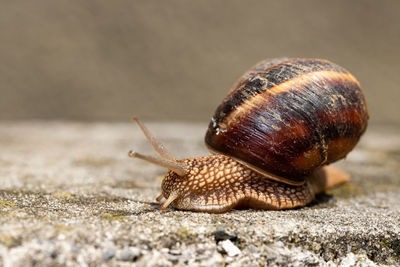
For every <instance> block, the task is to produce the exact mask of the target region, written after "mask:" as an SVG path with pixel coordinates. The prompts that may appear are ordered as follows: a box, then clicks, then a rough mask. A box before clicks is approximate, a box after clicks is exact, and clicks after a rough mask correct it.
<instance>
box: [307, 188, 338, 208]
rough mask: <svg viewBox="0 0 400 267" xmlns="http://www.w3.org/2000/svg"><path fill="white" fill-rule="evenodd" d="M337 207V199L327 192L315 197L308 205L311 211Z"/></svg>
mask: <svg viewBox="0 0 400 267" xmlns="http://www.w3.org/2000/svg"><path fill="white" fill-rule="evenodd" d="M335 206H336V199H335V197H334V196H333V195H330V194H327V193H325V192H323V193H319V194H317V195H316V196H315V198H314V200H313V201H311V202H310V203H309V204H307V206H306V207H308V208H311V209H323V208H333V207H335Z"/></svg>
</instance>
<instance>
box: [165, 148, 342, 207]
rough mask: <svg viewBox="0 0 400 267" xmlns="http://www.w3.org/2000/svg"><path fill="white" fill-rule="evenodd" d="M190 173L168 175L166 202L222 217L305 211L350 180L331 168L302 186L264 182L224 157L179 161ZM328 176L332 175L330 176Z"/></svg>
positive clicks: (309, 179) (319, 172)
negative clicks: (244, 211) (251, 211)
mask: <svg viewBox="0 0 400 267" xmlns="http://www.w3.org/2000/svg"><path fill="white" fill-rule="evenodd" d="M178 161H180V162H182V163H184V164H185V165H186V166H187V168H188V170H190V171H189V172H188V174H186V175H185V176H179V175H177V174H176V173H175V172H173V171H169V172H168V173H167V174H166V176H165V178H164V180H163V182H162V186H161V188H162V191H163V196H164V197H165V198H169V197H170V196H171V195H172V196H174V199H175V200H174V201H173V202H172V205H173V206H174V207H175V208H177V209H181V210H192V211H202V212H212V213H221V212H226V211H228V210H230V209H233V208H255V209H264V210H282V209H291V208H296V207H302V206H305V205H307V204H308V203H310V202H311V201H312V200H313V199H314V196H315V194H318V193H320V192H322V191H324V190H326V189H327V188H330V187H332V186H335V185H337V184H340V183H343V182H345V181H347V180H348V179H349V177H348V175H347V174H345V173H343V172H341V171H340V170H337V169H334V168H331V167H325V168H331V169H329V172H328V171H326V170H323V169H321V170H320V171H316V172H314V174H313V175H311V176H310V177H309V178H308V179H307V181H306V182H305V183H304V184H303V185H301V186H293V185H288V184H284V183H279V182H276V181H272V180H268V179H265V177H263V176H261V175H260V174H258V173H256V172H254V171H252V170H250V169H249V168H247V167H246V166H244V165H242V164H240V163H239V162H237V161H236V160H234V159H232V158H230V157H227V156H224V155H211V156H205V157H199V158H190V159H184V160H178ZM327 173H329V174H327Z"/></svg>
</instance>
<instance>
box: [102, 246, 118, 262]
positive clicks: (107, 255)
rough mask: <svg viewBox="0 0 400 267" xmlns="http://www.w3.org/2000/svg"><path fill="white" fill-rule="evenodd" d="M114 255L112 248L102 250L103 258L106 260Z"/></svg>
mask: <svg viewBox="0 0 400 267" xmlns="http://www.w3.org/2000/svg"><path fill="white" fill-rule="evenodd" d="M114 256H115V251H114V250H111V249H109V250H106V251H104V252H103V260H106V261H108V260H110V259H112V258H113V257H114Z"/></svg>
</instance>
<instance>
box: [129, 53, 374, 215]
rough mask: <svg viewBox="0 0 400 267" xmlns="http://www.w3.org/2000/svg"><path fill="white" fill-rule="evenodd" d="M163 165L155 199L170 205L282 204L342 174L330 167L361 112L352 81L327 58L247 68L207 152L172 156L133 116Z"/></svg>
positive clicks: (303, 198) (358, 127)
mask: <svg viewBox="0 0 400 267" xmlns="http://www.w3.org/2000/svg"><path fill="white" fill-rule="evenodd" d="M135 120H136V121H137V122H138V124H139V126H140V127H141V129H142V130H143V132H144V133H145V135H146V136H147V138H148V139H149V141H150V143H151V144H152V145H153V148H154V149H155V150H156V151H157V152H158V153H159V154H160V156H161V158H153V157H149V156H143V155H140V154H138V153H134V152H132V153H130V155H131V156H132V157H139V158H142V159H145V160H148V161H151V162H153V163H156V164H159V165H162V166H165V167H167V168H169V169H170V171H169V172H168V173H167V174H166V176H165V178H164V180H163V182H162V192H163V193H162V194H161V195H160V197H158V198H157V199H158V200H161V199H162V197H165V198H166V199H167V201H166V202H165V203H164V204H163V205H162V206H161V208H162V209H165V208H166V207H167V206H168V205H169V204H171V203H172V205H173V206H174V207H175V208H177V209H184V210H195V211H207V212H224V211H227V210H230V209H232V208H238V207H250V208H257V209H289V208H295V207H301V206H305V205H307V204H308V203H309V202H311V201H312V200H313V198H314V196H315V194H318V193H320V192H323V191H324V190H326V189H327V188H329V187H332V186H335V185H337V184H340V183H342V182H345V181H347V180H348V179H349V176H348V175H347V174H346V173H344V172H342V171H340V170H338V169H336V168H334V167H331V166H326V165H328V164H330V163H332V162H334V161H337V160H339V159H341V158H344V157H345V156H346V155H347V154H348V153H349V152H350V151H351V150H352V149H353V148H354V146H355V145H356V144H357V142H358V140H359V138H360V137H361V135H362V134H363V133H364V131H365V129H366V127H367V121H368V111H367V106H366V101H365V98H364V95H363V93H362V89H361V86H360V84H359V82H358V81H357V80H356V78H354V76H352V75H351V74H350V73H349V72H347V71H346V70H345V69H343V68H342V67H339V66H338V65H336V64H333V63H331V62H329V61H327V60H320V59H289V58H280V59H274V60H270V61H262V62H260V63H259V64H257V65H256V66H254V67H253V68H251V69H250V70H249V71H248V72H246V73H245V74H244V75H243V76H242V77H241V78H240V79H239V80H238V81H237V82H236V83H235V85H234V86H233V87H232V89H231V90H230V92H229V93H228V95H227V96H226V97H225V99H224V100H223V101H222V103H221V104H220V105H219V106H218V108H217V110H216V112H215V115H214V116H213V117H212V119H211V122H210V124H209V127H208V130H207V133H206V136H205V143H206V145H207V147H208V148H209V150H210V151H211V152H212V153H213V154H212V155H209V156H205V157H199V158H189V159H183V160H178V159H175V158H174V157H172V156H171V155H170V154H169V153H168V152H167V151H166V149H165V148H164V147H163V146H162V145H161V144H160V143H158V142H157V141H156V139H155V138H154V137H153V136H152V135H151V134H150V133H149V131H148V130H147V129H146V128H145V127H144V125H143V124H142V123H141V122H140V121H139V120H137V119H136V118H135Z"/></svg>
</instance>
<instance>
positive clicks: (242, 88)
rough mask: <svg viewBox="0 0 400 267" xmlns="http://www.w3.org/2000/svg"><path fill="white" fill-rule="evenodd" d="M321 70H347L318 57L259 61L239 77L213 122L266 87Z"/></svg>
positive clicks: (266, 88) (262, 91) (217, 121)
mask: <svg viewBox="0 0 400 267" xmlns="http://www.w3.org/2000/svg"><path fill="white" fill-rule="evenodd" d="M321 70H334V71H337V72H343V73H345V72H347V71H346V70H345V69H343V68H342V67H340V66H338V65H336V64H333V63H331V62H329V61H325V60H319V59H308V58H306V59H296V58H295V59H290V58H283V59H275V60H272V61H266V62H261V63H259V64H257V65H256V66H255V67H253V68H252V69H251V70H250V71H249V72H247V73H246V74H244V76H243V77H242V78H241V79H239V81H238V82H237V84H236V89H233V90H232V91H231V92H230V94H229V95H228V96H227V97H226V98H225V99H224V101H223V103H222V104H221V105H220V106H219V107H218V108H217V110H216V113H215V114H217V116H214V118H215V120H216V121H215V122H216V123H219V122H220V121H221V119H223V118H224V117H225V116H226V115H228V114H230V113H231V112H232V111H233V110H234V109H235V108H236V107H237V106H240V105H241V104H242V103H243V102H244V101H246V100H247V99H249V98H251V97H253V96H254V95H257V94H261V93H264V92H265V91H267V90H268V89H270V88H272V87H275V86H277V85H279V84H281V83H283V82H286V81H288V80H291V79H293V78H295V77H297V76H300V75H303V74H306V73H311V72H315V71H321Z"/></svg>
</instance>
